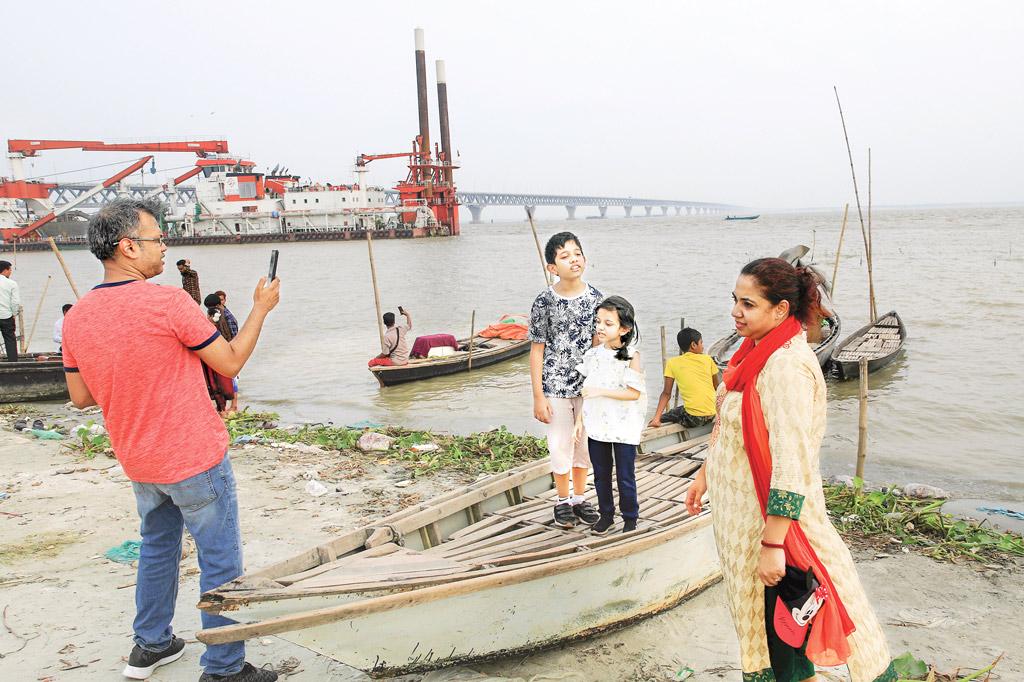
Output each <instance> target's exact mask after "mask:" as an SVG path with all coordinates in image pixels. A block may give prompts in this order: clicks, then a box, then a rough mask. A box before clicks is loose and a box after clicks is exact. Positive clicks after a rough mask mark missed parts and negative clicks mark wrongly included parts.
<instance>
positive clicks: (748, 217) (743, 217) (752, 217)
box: [725, 213, 761, 220]
mask: <svg viewBox="0 0 1024 682" xmlns="http://www.w3.org/2000/svg"><path fill="white" fill-rule="evenodd" d="M760 217H761V214H760V213H758V214H757V215H727V216H725V219H726V220H757V219H758V218H760Z"/></svg>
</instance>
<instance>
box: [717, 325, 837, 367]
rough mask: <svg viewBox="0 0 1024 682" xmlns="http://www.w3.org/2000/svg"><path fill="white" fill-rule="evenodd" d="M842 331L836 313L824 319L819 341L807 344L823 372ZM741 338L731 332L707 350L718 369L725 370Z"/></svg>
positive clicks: (737, 348)
mask: <svg viewBox="0 0 1024 682" xmlns="http://www.w3.org/2000/svg"><path fill="white" fill-rule="evenodd" d="M841 329H842V323H841V322H840V320H839V315H838V314H837V313H834V314H832V315H831V316H829V317H826V318H825V319H824V320H823V321H822V325H821V334H822V338H821V341H819V342H817V343H813V342H808V343H809V344H810V346H811V350H813V351H814V355H815V356H817V358H818V364H819V365H821V368H822V370H825V369H827V368H828V366H829V360H831V359H832V353H833V351H834V350H835V347H836V342H837V341H839V334H840V331H841ZM742 340H743V339H742V337H741V336H740V335H739V334H737V333H736V332H733V333H732V334H730V335H729V336H726V337H725V338H724V339H719V340H718V341H715V343H714V344H713V345H712V346H711V348H710V349H709V350H708V355H710V356H711V359H712V360H714V361H715V364H717V365H718V366H719V367H720V368H722V369H725V368H726V366H728V364H729V359H730V358H731V357H732V355H733V353H735V352H736V351H737V350H739V347H740V342H741V341H742Z"/></svg>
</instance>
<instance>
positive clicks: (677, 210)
mask: <svg viewBox="0 0 1024 682" xmlns="http://www.w3.org/2000/svg"><path fill="white" fill-rule="evenodd" d="M681 208H682V206H676V215H679V209H681Z"/></svg>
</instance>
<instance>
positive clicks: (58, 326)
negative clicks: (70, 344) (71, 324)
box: [53, 303, 71, 353]
mask: <svg viewBox="0 0 1024 682" xmlns="http://www.w3.org/2000/svg"><path fill="white" fill-rule="evenodd" d="M69 310H71V304H70V303H65V304H64V305H63V306H61V309H60V313H61V315H60V317H58V318H57V321H56V322H54V323H53V342H54V343H55V344H57V352H58V353H59V352H60V351H61V344H62V343H64V341H63V339H64V316H65V315H67V314H68V311H69Z"/></svg>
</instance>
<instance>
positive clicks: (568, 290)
mask: <svg viewBox="0 0 1024 682" xmlns="http://www.w3.org/2000/svg"><path fill="white" fill-rule="evenodd" d="M544 260H545V262H546V263H547V270H548V272H550V273H551V274H553V275H557V276H558V282H556V283H555V284H554V285H552V286H550V287H548V288H547V289H545V290H544V291H542V292H541V293H540V295H539V296H537V298H536V300H534V302H533V308H532V309H531V311H530V329H529V335H528V336H529V339H530V341H532V342H533V343H532V344H531V346H530V382H531V383H532V385H533V416H534V417H535V418H536V419H537V420H538V421H541V422H544V423H545V424H547V425H548V428H547V437H548V454H549V457H550V460H551V473H552V474H553V475H554V478H555V488H556V490H557V491H558V498H557V500H556V501H555V511H554V515H555V525H556V526H559V527H562V528H572V527H573V526H575V525H576V523H577V521H580V522H582V523H584V524H587V525H592V524H594V523H596V522H597V520H598V514H597V511H596V510H595V509H594V507H593V506H592V505H591V504H589V503H588V502H585V501H584V500H583V493H584V491H585V490H586V487H587V473H588V471H589V469H590V458H589V457H588V454H587V446H586V442H585V440H582V439H581V442H577V441H575V440H574V439H573V428H574V425H575V423H576V418H577V416H578V415H579V414H580V413H581V410H582V409H583V398H582V397H581V396H580V390H581V389H582V387H583V376H582V375H580V373H579V372H577V371H576V366H577V365H578V364H579V363H580V361H581V360H582V359H583V353H584V352H585V351H586V350H587V349H588V348H590V347H592V346H593V345H594V312H595V310H596V308H597V304H598V303H599V302H600V301H601V292H599V291H598V290H597V289H595V288H594V287H592V286H590V285H589V284H587V283H586V282H584V281H583V271H584V270H585V269H586V266H587V260H586V258H585V257H584V255H583V247H582V246H581V245H580V240H579V239H578V238H577V237H576V235H574V234H573V233H571V232H560V233H558V234H556V235H554V236H553V237H551V239H549V240H548V243H547V245H546V246H545V248H544ZM570 479H571V483H572V487H571V490H570Z"/></svg>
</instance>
